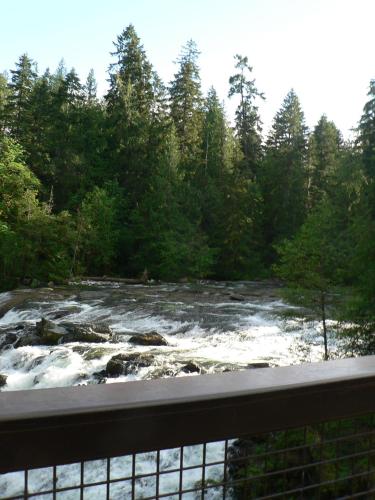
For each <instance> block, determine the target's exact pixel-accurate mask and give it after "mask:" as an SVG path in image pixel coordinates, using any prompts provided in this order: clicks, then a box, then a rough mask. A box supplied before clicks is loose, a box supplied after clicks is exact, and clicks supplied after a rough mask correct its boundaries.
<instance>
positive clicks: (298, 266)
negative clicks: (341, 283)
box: [275, 203, 342, 360]
mask: <svg viewBox="0 0 375 500" xmlns="http://www.w3.org/2000/svg"><path fill="white" fill-rule="evenodd" d="M335 228H336V224H335V214H334V210H333V209H332V207H331V206H330V204H329V203H321V204H320V205H319V207H317V208H316V210H315V211H314V212H313V213H312V214H310V216H309V217H308V218H307V220H306V222H305V223H304V224H303V225H302V227H301V228H300V230H299V231H298V232H297V234H296V235H295V236H294V237H293V238H292V239H291V240H288V241H284V242H283V243H282V244H280V245H279V246H278V248H277V250H278V253H279V256H280V262H279V263H278V264H277V265H276V266H275V271H276V273H277V275H278V276H279V277H280V278H282V279H283V280H285V282H286V284H287V286H288V288H287V290H286V297H287V298H288V299H289V300H291V301H292V302H295V303H297V304H299V305H303V306H304V307H308V308H310V309H313V310H316V311H317V312H318V314H319V317H320V320H321V322H322V333H323V340H324V359H325V360H327V359H328V326H327V307H328V306H329V305H330V303H331V302H332V290H333V287H334V286H335V285H336V284H337V281H338V279H339V278H338V275H339V274H340V265H342V255H340V245H339V243H338V242H337V241H336V238H335V236H334V231H335Z"/></svg>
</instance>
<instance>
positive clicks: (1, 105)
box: [0, 72, 9, 134]
mask: <svg viewBox="0 0 375 500" xmlns="http://www.w3.org/2000/svg"><path fill="white" fill-rule="evenodd" d="M8 96H9V87H8V75H7V73H6V72H3V73H0V134H1V133H3V132H4V130H5V127H6V122H7V120H6V107H7V101H8Z"/></svg>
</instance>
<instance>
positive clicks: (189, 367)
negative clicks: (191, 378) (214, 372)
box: [180, 361, 201, 373]
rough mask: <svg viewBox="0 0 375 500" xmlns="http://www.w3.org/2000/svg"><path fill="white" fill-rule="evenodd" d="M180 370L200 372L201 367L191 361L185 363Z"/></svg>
mask: <svg viewBox="0 0 375 500" xmlns="http://www.w3.org/2000/svg"><path fill="white" fill-rule="evenodd" d="M180 372H183V373H200V372H201V369H200V368H199V366H198V365H196V364H195V363H192V362H191V361H190V362H189V363H187V364H186V365H184V366H183V367H182V368H180Z"/></svg>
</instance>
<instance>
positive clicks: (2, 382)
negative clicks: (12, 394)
mask: <svg viewBox="0 0 375 500" xmlns="http://www.w3.org/2000/svg"><path fill="white" fill-rule="evenodd" d="M6 383H7V376H6V375H3V374H1V373H0V387H3V386H4V385H5V384H6Z"/></svg>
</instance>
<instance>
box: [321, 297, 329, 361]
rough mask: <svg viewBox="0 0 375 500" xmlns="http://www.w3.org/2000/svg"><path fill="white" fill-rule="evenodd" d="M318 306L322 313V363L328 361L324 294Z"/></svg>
mask: <svg viewBox="0 0 375 500" xmlns="http://www.w3.org/2000/svg"><path fill="white" fill-rule="evenodd" d="M320 306H321V311H322V322H323V339H324V361H327V360H328V342H327V324H326V297H325V293H324V292H321V295H320Z"/></svg>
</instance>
